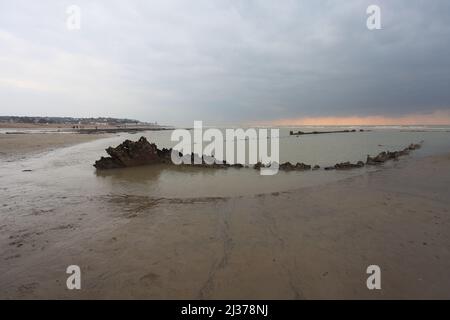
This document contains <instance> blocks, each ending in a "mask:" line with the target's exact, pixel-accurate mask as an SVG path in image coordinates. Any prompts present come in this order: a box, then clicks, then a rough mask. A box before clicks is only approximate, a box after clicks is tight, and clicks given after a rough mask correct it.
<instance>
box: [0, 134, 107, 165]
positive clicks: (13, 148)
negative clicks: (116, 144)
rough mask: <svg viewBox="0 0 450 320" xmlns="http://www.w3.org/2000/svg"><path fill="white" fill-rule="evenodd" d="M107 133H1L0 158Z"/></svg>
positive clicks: (8, 159) (68, 144) (59, 145)
mask: <svg viewBox="0 0 450 320" xmlns="http://www.w3.org/2000/svg"><path fill="white" fill-rule="evenodd" d="M106 137H108V135H106V134H78V133H58V132H48V133H12V134H0V160H6V161H12V160H17V159H22V158H25V157H27V156H31V155H36V154H39V153H42V152H47V151H51V150H54V149H57V148H61V147H67V146H71V145H74V144H78V143H82V142H88V141H92V140H95V139H100V138H106Z"/></svg>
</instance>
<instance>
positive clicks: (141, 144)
mask: <svg viewBox="0 0 450 320" xmlns="http://www.w3.org/2000/svg"><path fill="white" fill-rule="evenodd" d="M420 147H421V144H413V143H412V144H410V145H409V146H408V147H406V148H405V149H403V150H400V151H383V152H381V153H379V154H378V155H377V156H375V157H371V156H369V155H368V156H367V161H366V163H364V162H363V161H358V162H357V163H350V162H348V161H347V162H341V163H337V164H335V165H334V166H328V167H325V168H324V169H325V170H348V169H354V168H362V167H364V166H365V165H377V164H382V163H384V162H386V161H388V160H398V157H400V156H404V155H407V154H409V152H410V151H412V150H416V149H419V148H420ZM106 152H107V153H108V155H109V157H101V158H100V160H97V161H96V162H95V164H94V167H95V168H97V169H114V168H126V167H135V166H141V165H151V164H160V163H166V164H173V162H172V159H171V156H172V153H173V152H177V153H178V156H179V157H180V158H183V159H184V161H183V164H184V165H190V163H194V164H195V165H196V166H197V167H208V168H217V169H219V168H242V167H245V165H243V164H239V163H236V164H228V163H226V161H223V162H222V161H218V160H216V159H215V158H214V157H212V156H205V155H203V156H201V157H200V156H198V155H197V154H194V153H192V154H187V155H183V154H181V153H180V152H178V151H176V150H173V149H165V148H163V149H158V147H157V146H156V144H154V143H149V142H148V141H147V139H146V138H145V137H141V138H140V139H139V140H138V141H136V142H134V141H131V140H125V141H124V142H123V143H121V144H120V145H118V146H117V147H109V148H107V149H106ZM272 165H277V163H272ZM267 167H270V164H267V165H266V164H263V163H261V162H258V163H256V164H255V165H253V168H254V169H261V168H267ZM278 168H279V170H283V171H307V170H311V169H312V170H317V169H319V168H320V166H318V165H315V166H314V167H312V166H311V165H308V164H304V163H300V162H297V163H296V164H292V163H290V162H289V161H288V162H285V163H281V164H279V165H278Z"/></svg>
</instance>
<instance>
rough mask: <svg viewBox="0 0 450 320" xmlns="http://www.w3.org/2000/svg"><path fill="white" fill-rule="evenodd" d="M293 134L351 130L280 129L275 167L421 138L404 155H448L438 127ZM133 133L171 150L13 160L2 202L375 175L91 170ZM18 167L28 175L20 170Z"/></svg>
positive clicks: (449, 144) (5, 172)
mask: <svg viewBox="0 0 450 320" xmlns="http://www.w3.org/2000/svg"><path fill="white" fill-rule="evenodd" d="M299 129H300V130H303V131H308V130H341V129H352V128H351V127H350V128H349V127H346V128H337V127H333V128H332V129H330V128H317V127H315V128H313V129H312V128H307V127H303V128H300V127H296V128H292V129H291V128H282V129H281V130H280V162H285V161H290V162H293V163H295V162H304V163H307V164H311V165H315V164H318V165H320V166H322V167H323V166H328V165H334V164H335V163H337V162H343V161H351V162H356V161H358V160H365V158H366V155H367V154H371V155H376V154H377V153H379V152H381V151H385V150H399V149H403V148H404V147H406V146H407V145H409V144H410V143H413V142H414V143H417V142H420V141H422V140H423V141H424V143H423V147H422V149H420V150H416V151H414V152H413V153H412V155H411V157H423V156H427V155H432V154H439V153H445V152H448V151H449V150H450V132H449V131H450V128H446V127H415V128H405V127H395V128H393V127H387V128H379V127H374V128H369V129H370V130H371V131H370V132H355V133H336V134H320V135H306V136H300V137H296V136H290V135H289V131H290V130H299ZM356 129H358V128H356ZM365 129H367V128H365ZM141 135H143V136H145V137H147V139H148V140H149V141H151V142H155V143H156V144H157V145H158V147H159V148H162V147H172V146H174V145H175V143H173V142H171V141H170V135H171V131H149V132H142V133H140V134H126V133H123V134H118V135H116V136H113V137H109V138H104V139H100V140H95V141H92V142H87V143H82V144H79V145H75V146H72V147H67V148H62V149H57V150H54V151H50V152H47V153H43V154H40V155H36V156H33V157H30V158H27V159H23V160H20V161H14V162H5V161H2V162H1V166H0V179H1V181H2V183H1V189H2V190H1V191H2V194H1V196H0V198H1V200H2V203H7V202H10V201H14V199H17V200H18V201H21V202H23V201H26V202H28V203H29V205H32V203H33V201H41V200H42V199H46V201H51V199H52V198H54V199H58V197H69V198H70V197H75V198H76V197H83V196H86V195H94V196H95V195H121V194H132V195H145V196H149V197H156V198H159V197H164V198H178V197H210V196H211V197H213V196H214V197H216V196H220V197H221V196H239V195H248V194H259V193H270V192H279V191H286V190H291V189H297V188H301V187H306V186H312V185H319V184H322V183H327V182H330V181H336V180H339V179H343V178H348V177H351V176H354V175H358V174H361V173H363V172H365V171H366V170H377V168H373V167H372V168H363V169H355V170H351V171H331V172H330V171H324V170H317V171H308V172H279V173H278V174H277V175H275V176H261V175H259V171H258V170H254V169H249V168H243V169H232V168H229V169H209V168H195V167H193V168H186V167H183V168H180V167H174V166H167V165H155V166H144V167H136V168H126V169H116V170H109V171H102V172H97V171H96V170H95V168H94V167H93V166H92V164H93V163H94V162H95V160H97V159H99V158H100V156H105V155H106V152H105V151H104V149H105V148H107V147H108V146H116V145H118V144H120V143H121V142H122V141H123V140H125V139H131V140H137V139H138V138H139V137H140V136H141ZM387 165H389V164H387ZM25 169H28V170H32V171H31V172H22V170H25ZM25 195H26V200H24V196H25ZM39 199H41V200H39ZM55 201H56V200H55Z"/></svg>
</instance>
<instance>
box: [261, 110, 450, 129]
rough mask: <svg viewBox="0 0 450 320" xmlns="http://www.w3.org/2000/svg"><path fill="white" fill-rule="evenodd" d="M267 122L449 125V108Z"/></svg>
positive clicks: (289, 123) (341, 124) (333, 124)
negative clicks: (424, 111)
mask: <svg viewBox="0 0 450 320" xmlns="http://www.w3.org/2000/svg"><path fill="white" fill-rule="evenodd" d="M267 124H270V125H279V126H288V125H303V126H346V125H350V126H353V125H355V126H374V125H450V110H448V111H435V112H433V113H430V114H410V115H405V116H400V117H387V116H366V117H361V116H348V117H304V118H287V119H279V120H274V121H270V122H268V123H267Z"/></svg>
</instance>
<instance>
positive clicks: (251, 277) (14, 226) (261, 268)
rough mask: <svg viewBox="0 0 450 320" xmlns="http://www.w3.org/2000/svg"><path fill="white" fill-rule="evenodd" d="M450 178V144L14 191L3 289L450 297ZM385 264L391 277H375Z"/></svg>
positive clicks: (2, 255) (26, 293) (0, 277)
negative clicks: (184, 180) (358, 160)
mask: <svg viewBox="0 0 450 320" xmlns="http://www.w3.org/2000/svg"><path fill="white" fill-rule="evenodd" d="M449 184H450V155H446V156H433V157H427V158H422V159H404V160H401V161H399V162H396V163H395V164H394V165H393V166H391V167H386V168H380V169H379V170H377V171H376V172H369V173H364V174H361V175H359V176H356V177H352V178H349V179H346V180H342V181H339V182H333V183H329V184H327V185H325V186H315V187H308V188H303V189H298V190H293V191H289V192H282V193H281V192H280V193H277V192H275V193H271V194H261V195H254V196H242V197H227V198H222V197H215V198H194V199H177V198H173V199H170V198H151V197H146V196H136V195H131V194H110V195H104V196H98V195H97V196H90V195H86V196H84V197H79V196H78V197H71V196H70V195H67V197H66V196H61V195H58V196H52V195H49V196H48V197H49V198H51V197H53V198H52V199H51V201H50V199H49V200H48V201H47V199H43V200H42V201H40V202H39V203H37V204H35V205H30V206H26V207H25V208H26V209H20V210H19V209H18V208H24V206H22V205H21V204H20V203H19V201H20V198H19V197H18V198H14V199H10V201H9V202H8V203H4V204H2V206H3V207H0V211H1V215H0V298H23V299H32V298H88V299H90V298H95V299H103V298H125V299H129V298H148V299H163V298H170V299H181V298H193V299H211V298H212V299H221V298H223V299H241V298H242V299H265V298H270V299H313V298H321V299H322V298H326V299H328V298H338V299H340V298H350V299H356V298H362V299H379V298H383V299H391V298H408V299H415V298H425V299H428V298H446V299H448V298H450V271H449V270H450V231H449V230H450V213H449V210H450V198H449V197H448V185H449ZM55 198H58V199H55ZM72 264H76V265H79V266H80V267H81V272H82V289H81V290H79V291H77V290H73V291H69V290H67V289H66V279H67V276H68V275H67V274H66V273H65V270H66V268H67V266H68V265H72ZM371 264H377V265H379V266H380V267H381V271H382V278H381V279H382V284H381V285H382V290H378V291H377V290H374V291H369V290H368V289H367V287H366V279H367V276H368V275H367V274H366V268H367V266H369V265H371Z"/></svg>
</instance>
